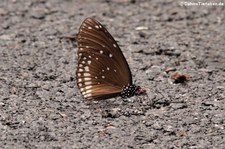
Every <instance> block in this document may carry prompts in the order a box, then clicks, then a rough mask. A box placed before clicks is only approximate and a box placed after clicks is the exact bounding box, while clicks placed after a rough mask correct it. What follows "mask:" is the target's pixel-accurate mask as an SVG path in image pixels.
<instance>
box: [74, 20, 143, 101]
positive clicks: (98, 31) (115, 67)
mask: <svg viewBox="0 0 225 149" xmlns="http://www.w3.org/2000/svg"><path fill="white" fill-rule="evenodd" d="M76 40H77V44H78V52H77V54H78V64H77V70H76V81H77V86H78V88H79V90H80V92H81V94H82V95H83V97H84V98H85V99H88V100H101V99H107V98H112V97H116V96H121V97H123V98H126V97H131V96H134V95H140V94H143V93H145V90H143V89H141V87H140V86H136V85H134V84H133V83H132V75H131V71H130V68H129V65H128V63H127V61H126V59H125V57H124V55H123V53H122V51H121V49H120V47H119V46H118V44H117V43H116V41H115V39H114V38H113V37H112V35H111V34H110V33H109V32H108V31H107V29H106V28H105V27H104V26H103V25H102V24H101V23H99V22H98V21H97V20H95V19H93V18H86V19H85V20H84V21H83V22H82V24H81V26H80V28H79V33H78V34H77V38H76Z"/></svg>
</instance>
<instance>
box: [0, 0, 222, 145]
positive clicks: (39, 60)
mask: <svg viewBox="0 0 225 149" xmlns="http://www.w3.org/2000/svg"><path fill="white" fill-rule="evenodd" d="M208 2H210V1H208ZM212 2H215V0H213V1H212ZM217 2H220V1H217ZM222 2H223V1H222ZM86 17H94V18H96V19H97V20H99V21H100V22H102V24H104V25H105V26H106V27H107V29H108V30H109V32H110V33H111V34H112V35H113V36H114V37H115V39H116V40H117V41H118V43H119V45H120V47H121V49H122V51H123V53H124V55H125V57H126V58H127V61H128V63H129V65H130V68H131V71H132V74H133V80H134V83H135V84H138V85H140V86H142V87H143V88H146V89H147V93H148V96H138V97H132V98H129V99H121V98H120V97H118V98H113V99H108V100H104V101H99V102H87V101H85V100H84V99H83V98H82V97H81V95H80V93H79V91H78V88H77V87H76V81H75V70H76V64H77V55H76V51H77V46H76V44H74V43H71V42H69V41H66V40H61V39H60V36H64V35H75V34H76V33H77V32H78V29H79V26H80V24H81V22H82V21H83V20H84V19H85V18H86ZM0 22H1V23H0V148H2V149H4V148H5V149H14V148H18V149H24V148H29V149H35V148H38V149H39V148H49V149H51V148H52V149H53V148H54V149H59V148H83V149H88V148H92V149H100V148H105V149H120V148H124V149H126V148H132V149H138V148H141V149H150V148H170V149H176V148H192V149H194V148H202V149H203V148H204V149H205V148H210V149H211V148H215V149H218V148H225V25H224V23H225V4H224V6H202V5H201V6H184V5H183V6H182V5H181V4H180V1H173V0H165V1H163V0H151V1H150V0H149V1H147V0H146V1H145V0H139V1H138V0H136V1H135V0H112V1H110V0H96V1H94V0H93V1H92V0H90V1H88V0H48V1H45V0H1V3H0ZM167 68H172V71H170V72H168V73H166V72H165V69H167ZM176 72H181V73H184V74H188V75H190V81H188V82H186V83H183V84H179V83H178V84H175V83H173V81H172V80H171V76H172V75H173V74H174V73H176Z"/></svg>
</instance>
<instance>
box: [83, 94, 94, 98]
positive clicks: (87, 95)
mask: <svg viewBox="0 0 225 149" xmlns="http://www.w3.org/2000/svg"><path fill="white" fill-rule="evenodd" d="M91 96H92V94H91V93H89V94H86V95H84V98H87V97H91Z"/></svg>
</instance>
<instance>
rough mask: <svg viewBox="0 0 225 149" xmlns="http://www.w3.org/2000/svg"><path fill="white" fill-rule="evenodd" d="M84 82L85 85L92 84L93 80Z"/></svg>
mask: <svg viewBox="0 0 225 149" xmlns="http://www.w3.org/2000/svg"><path fill="white" fill-rule="evenodd" d="M84 84H85V85H90V84H92V82H91V81H88V82H84Z"/></svg>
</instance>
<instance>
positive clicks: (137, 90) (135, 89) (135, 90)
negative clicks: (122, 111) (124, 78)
mask: <svg viewBox="0 0 225 149" xmlns="http://www.w3.org/2000/svg"><path fill="white" fill-rule="evenodd" d="M145 93H146V90H144V89H142V88H141V87H140V86H136V85H134V84H132V85H125V86H124V87H123V90H122V92H121V93H120V96H121V97H122V98H128V97H132V96H134V95H141V94H145Z"/></svg>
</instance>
